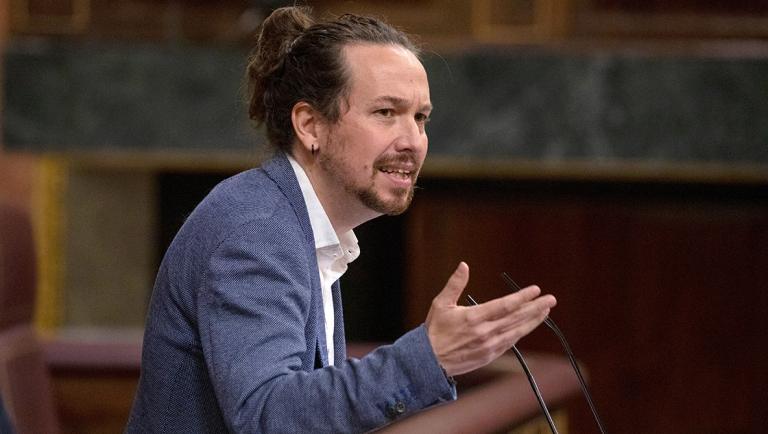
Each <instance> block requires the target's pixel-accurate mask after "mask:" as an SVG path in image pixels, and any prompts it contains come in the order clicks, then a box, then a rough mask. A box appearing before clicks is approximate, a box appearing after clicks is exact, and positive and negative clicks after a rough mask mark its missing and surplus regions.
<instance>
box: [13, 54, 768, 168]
mask: <svg viewBox="0 0 768 434" xmlns="http://www.w3.org/2000/svg"><path fill="white" fill-rule="evenodd" d="M246 55H247V53H246V52H245V51H244V50H243V49H241V48H235V47H191V46H173V47H171V46H162V45H135V44H131V45H127V44H124V43H123V44H117V43H115V44H105V43H84V42H79V43H78V42H68V43H67V42H55V43H54V42H51V41H46V40H16V41H13V43H12V44H11V46H10V48H9V49H8V51H7V52H6V53H5V56H4V63H5V82H4V94H5V95H4V97H5V101H4V102H3V110H4V113H3V123H4V125H3V134H4V138H3V140H4V143H5V144H6V146H7V147H9V148H11V149H22V150H33V151H38V150H39V151H42V150H69V149H100V150H103V149H114V148H118V149H132V150H150V149H190V150H201V149H205V150H240V149H242V150H249V149H252V148H253V147H255V146H257V145H258V144H259V143H261V142H263V136H262V135H261V134H260V133H258V132H255V131H254V130H253V129H252V127H251V125H250V124H249V122H248V120H247V119H246V115H245V109H244V105H243V102H242V99H243V96H242V87H243V86H242V71H243V67H244V63H245V58H246ZM425 65H426V67H427V69H428V71H429V74H430V80H431V87H432V98H433V102H434V104H435V106H436V110H435V113H434V117H433V121H432V123H431V124H430V125H429V133H430V146H431V149H430V150H431V152H432V153H433V154H438V155H451V156H457V157H462V156H477V157H504V158H526V159H529V158H530V159H545V160H563V159H598V160H606V159H631V160H652V161H656V160H661V161H672V162H675V161H685V162H690V161H693V162H697V161H704V162H749V163H766V162H768V122H766V120H767V119H768V59H760V58H750V59H734V58H702V57H693V56H690V57H684V56H669V55H666V56H657V57H652V56H639V55H629V54H621V53H618V52H600V53H590V54H583V55H563V54H555V53H552V52H546V51H544V50H542V49H539V50H535V49H527V50H524V49H501V48H499V49H494V50H491V49H477V50H473V51H468V52H464V53H461V54H453V55H446V56H442V57H441V56H437V55H434V54H432V55H427V56H426V58H425Z"/></svg>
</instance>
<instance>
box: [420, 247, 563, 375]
mask: <svg viewBox="0 0 768 434" xmlns="http://www.w3.org/2000/svg"><path fill="white" fill-rule="evenodd" d="M468 281H469V267H468V266H467V264H465V263H464V262H462V263H460V264H459V266H458V268H456V271H454V272H453V274H452V275H451V277H450V278H449V279H448V283H446V285H445V288H443V290H442V291H441V292H440V294H438V295H437V296H436V297H435V298H434V299H433V300H432V306H431V307H430V309H429V314H427V320H426V322H425V325H426V327H427V336H429V341H430V343H431V344H432V349H433V350H434V352H435V355H437V360H438V361H439V362H440V365H441V366H442V367H443V369H445V371H446V373H447V374H448V375H450V376H453V375H458V374H463V373H465V372H469V371H473V370H475V369H477V368H480V367H482V366H485V365H487V364H488V363H490V362H491V361H493V360H495V359H496V358H497V357H499V356H500V355H502V354H503V353H504V352H506V351H507V350H508V349H510V348H511V347H512V345H514V344H515V343H517V341H518V340H520V338H522V337H523V336H525V335H527V334H528V333H530V332H531V331H532V330H533V329H535V328H536V327H537V326H538V325H539V324H541V322H542V321H544V319H545V318H546V317H547V315H549V310H550V309H551V308H553V307H554V306H555V304H556V303H557V301H556V300H555V297H553V296H551V295H544V296H539V295H540V294H541V290H540V289H539V287H538V286H529V287H527V288H524V289H522V290H520V291H518V292H516V293H513V294H510V295H507V296H504V297H500V298H497V299H494V300H491V301H489V302H486V303H482V304H479V305H477V306H459V305H457V302H458V301H459V297H460V296H461V293H462V292H463V291H464V288H465V287H466V286H467V282H468Z"/></svg>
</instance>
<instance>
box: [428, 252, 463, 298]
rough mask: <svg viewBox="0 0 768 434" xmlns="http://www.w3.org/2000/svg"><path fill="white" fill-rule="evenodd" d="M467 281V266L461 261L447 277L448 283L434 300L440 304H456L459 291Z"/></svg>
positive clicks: (459, 294) (461, 290)
mask: <svg viewBox="0 0 768 434" xmlns="http://www.w3.org/2000/svg"><path fill="white" fill-rule="evenodd" d="M467 282H469V266H468V265H467V264H466V262H463V261H462V262H460V263H459V266H458V267H456V270H455V271H454V272H453V274H451V277H449V278H448V283H446V284H445V287H444V288H443V290H442V291H440V294H438V295H437V297H435V299H436V301H437V302H438V303H439V304H441V305H455V304H457V303H458V301H459V297H460V296H461V293H462V292H463V291H464V288H466V287H467Z"/></svg>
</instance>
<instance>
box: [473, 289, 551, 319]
mask: <svg viewBox="0 0 768 434" xmlns="http://www.w3.org/2000/svg"><path fill="white" fill-rule="evenodd" d="M539 294H541V289H539V287H538V286H529V287H526V288H524V289H522V290H520V291H518V292H515V293H513V294H508V295H505V296H504V297H499V298H496V299H493V300H491V301H486V302H485V303H482V304H480V305H478V306H474V307H472V309H474V310H475V312H474V319H475V320H477V321H490V320H494V319H496V318H501V317H505V316H507V315H509V314H510V313H512V312H514V311H516V310H518V309H519V308H520V306H522V305H523V304H524V303H527V302H529V301H531V300H533V299H535V298H536V297H537V296H538V295H539Z"/></svg>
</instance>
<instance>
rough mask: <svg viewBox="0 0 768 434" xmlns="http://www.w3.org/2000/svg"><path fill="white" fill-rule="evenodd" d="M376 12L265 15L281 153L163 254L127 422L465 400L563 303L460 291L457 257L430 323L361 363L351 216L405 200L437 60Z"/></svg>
mask: <svg viewBox="0 0 768 434" xmlns="http://www.w3.org/2000/svg"><path fill="white" fill-rule="evenodd" d="M416 53H417V51H416V49H415V47H414V46H413V44H412V43H411V42H410V41H409V40H408V38H407V37H405V35H403V34H402V33H400V32H399V31H397V30H395V29H393V28H392V27H390V26H388V25H386V24H384V23H382V22H380V21H378V20H374V19H370V18H364V17H356V16H349V15H348V16H343V17H341V18H339V19H338V20H335V21H330V22H325V23H317V24H314V23H313V22H312V21H311V19H310V18H309V16H308V15H307V13H306V11H304V10H303V9H301V8H283V9H279V10H277V11H275V12H274V13H273V14H272V15H271V16H270V17H269V18H267V20H266V21H265V23H264V24H263V28H262V30H261V34H260V37H259V41H258V43H257V47H256V49H255V51H254V55H253V58H252V59H251V64H250V65H249V69H248V76H249V80H250V92H251V95H250V113H251V117H252V118H253V119H254V120H256V121H258V122H263V123H264V124H266V129H267V136H268V138H269V140H270V143H271V144H272V145H274V146H275V147H276V148H277V149H278V152H277V155H276V156H275V157H274V158H273V159H272V160H270V161H268V162H266V163H265V164H264V165H263V166H262V167H261V168H259V169H254V170H250V171H246V172H243V173H241V174H239V175H236V176H234V177H233V178H230V179H228V180H226V181H224V182H222V183H221V184H219V185H218V186H217V187H216V188H215V189H214V190H213V191H212V192H211V193H210V194H209V196H208V197H206V199H205V200H203V202H202V203H201V204H200V205H199V206H198V207H197V208H196V209H195V211H194V212H193V213H192V215H191V216H190V217H189V219H188V220H187V221H186V223H185V224H184V226H183V227H182V228H181V229H180V231H179V233H178V234H177V236H176V238H175V239H174V241H173V243H172V244H171V246H170V247H169V249H168V252H167V253H166V256H165V258H164V260H163V263H162V265H161V267H160V270H159V273H158V277H157V282H156V284H155V289H154V293H153V298H152V302H151V306H150V311H149V316H148V320H147V328H146V332H145V340H144V353H143V359H142V375H141V380H140V384H139V389H138V392H137V396H136V401H135V403H134V407H133V410H132V414H131V418H130V420H129V425H128V431H129V432H162V433H167V432H186V433H189V432H223V431H226V430H229V431H232V432H270V433H271V432H285V433H295V432H309V431H314V432H328V433H342V432H364V431H368V430H371V429H374V428H377V427H379V426H382V425H384V424H386V423H389V422H391V421H392V420H394V419H396V418H398V417H401V416H403V415H407V414H409V413H412V412H414V411H417V410H420V409H423V408H426V407H429V406H431V405H434V404H436V403H439V402H444V401H449V400H452V399H455V388H454V386H453V382H452V381H451V376H453V375H457V374H461V373H464V372H468V371H471V370H473V369H476V368H478V367H481V366H483V365H485V364H487V363H489V362H490V361H492V360H493V359H495V358H496V357H498V356H499V355H501V354H502V353H503V352H504V351H506V350H507V349H509V347H510V346H511V345H513V344H514V343H516V342H517V340H518V339H520V338H521V337H522V336H524V335H525V334H527V333H528V332H530V331H531V330H532V329H533V328H535V327H536V326H537V325H538V324H539V323H541V322H542V321H543V319H544V318H545V317H546V315H547V314H548V312H549V309H550V308H551V307H553V306H554V304H555V300H554V298H553V297H551V296H542V297H539V292H540V291H539V289H538V288H536V287H529V288H526V289H524V290H523V291H520V292H518V293H516V294H512V295H509V296H507V297H504V298H500V299H497V300H493V301H490V302H488V303H485V304H482V305H479V306H474V307H464V306H458V305H457V300H458V298H459V296H460V294H461V292H462V290H463V289H464V287H465V286H466V284H467V281H468V278H469V269H468V267H467V265H466V264H464V263H461V264H459V266H458V268H457V269H456V271H455V272H454V273H453V275H452V276H451V277H450V278H449V280H448V283H447V284H446V286H445V288H443V290H442V291H441V292H440V293H439V294H438V295H437V297H436V298H435V299H434V302H433V304H432V308H431V309H430V312H429V314H428V316H427V319H426V321H425V323H424V324H423V325H421V326H420V327H417V328H416V329H414V330H411V331H409V332H408V333H406V334H405V335H403V336H402V337H401V338H400V339H398V340H397V341H396V342H395V343H394V344H393V345H390V346H385V347H382V348H379V349H377V350H375V351H374V352H372V353H371V354H369V355H368V356H366V357H364V358H362V359H360V360H353V359H349V360H347V359H346V357H345V352H344V329H343V319H342V315H341V303H340V292H339V285H338V278H339V277H340V276H341V275H342V274H343V273H344V271H345V270H346V268H347V264H348V263H349V262H350V261H352V260H354V259H355V258H356V257H357V255H358V254H359V250H358V247H357V240H356V238H355V236H354V233H353V232H352V230H353V228H355V227H357V226H358V225H360V224H362V223H364V222H366V221H368V220H370V219H373V218H375V217H377V216H380V215H382V214H397V213H401V212H403V211H404V210H405V209H406V208H407V207H408V205H409V203H410V201H411V198H412V196H413V190H414V184H415V182H416V179H417V176H418V173H419V170H420V168H421V165H422V163H423V161H424V158H425V156H426V152H427V135H426V131H425V126H426V123H427V121H428V119H429V115H430V112H431V110H432V106H431V103H430V97H429V85H428V82H427V76H426V72H425V71H424V68H423V67H422V65H421V63H420V61H419V60H418V58H417V56H416Z"/></svg>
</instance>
